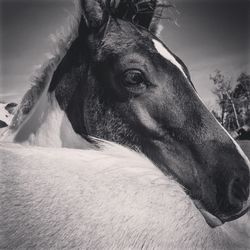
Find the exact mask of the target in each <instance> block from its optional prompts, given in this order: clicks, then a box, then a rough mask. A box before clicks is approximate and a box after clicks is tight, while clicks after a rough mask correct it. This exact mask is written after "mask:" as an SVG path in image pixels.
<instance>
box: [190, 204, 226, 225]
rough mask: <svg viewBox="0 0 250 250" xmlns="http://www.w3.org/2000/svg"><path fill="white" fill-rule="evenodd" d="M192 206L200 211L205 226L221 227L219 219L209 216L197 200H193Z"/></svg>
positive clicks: (221, 223)
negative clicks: (205, 223)
mask: <svg viewBox="0 0 250 250" xmlns="http://www.w3.org/2000/svg"><path fill="white" fill-rule="evenodd" d="M193 202H194V205H195V206H196V207H197V209H198V210H199V211H200V213H201V215H202V216H203V218H204V219H205V221H206V222H207V224H208V225H209V226H210V227H212V228H215V227H219V226H221V225H223V224H224V223H223V222H222V220H221V219H219V218H218V217H216V216H215V215H213V214H211V213H210V212H208V211H207V210H206V209H205V208H204V206H203V205H202V204H201V202H200V201H198V200H193Z"/></svg>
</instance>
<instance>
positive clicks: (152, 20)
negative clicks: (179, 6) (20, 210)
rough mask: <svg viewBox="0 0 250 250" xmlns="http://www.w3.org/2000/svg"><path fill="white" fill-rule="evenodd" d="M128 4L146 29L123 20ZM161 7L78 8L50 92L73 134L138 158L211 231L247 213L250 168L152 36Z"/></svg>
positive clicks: (94, 1)
mask: <svg viewBox="0 0 250 250" xmlns="http://www.w3.org/2000/svg"><path fill="white" fill-rule="evenodd" d="M128 2H129V3H131V4H132V5H133V6H137V7H138V6H139V5H138V4H142V2H144V3H148V8H149V9H150V11H149V12H148V11H145V13H147V19H145V20H146V21H143V20H144V19H143V15H142V14H138V15H137V13H136V12H133V11H130V12H126V13H125V12H124V10H125V9H124V8H125V7H124V6H127V5H126V3H128ZM164 2H165V1H158V2H155V1H146V0H145V1H108V0H106V1H105V0H81V1H80V8H81V18H80V21H79V27H78V28H79V29H78V36H77V38H76V39H75V40H74V41H73V43H72V45H71V47H70V49H69V50H68V51H67V53H66V55H65V57H64V58H63V59H62V61H61V62H60V64H59V66H58V67H57V68H56V70H55V71H54V73H53V77H52V79H51V81H50V85H49V89H48V92H49V93H50V94H51V93H53V94H55V96H56V99H57V102H58V103H59V105H60V107H61V109H63V110H64V111H65V112H66V114H67V117H68V119H69V121H70V123H71V124H72V127H73V129H74V131H75V132H76V133H78V134H80V135H82V136H86V135H87V136H92V137H97V138H101V139H105V140H109V141H113V142H117V143H120V144H123V145H125V146H128V147H131V148H133V149H134V150H137V151H139V152H142V153H143V154H145V155H146V156H147V157H148V158H149V159H151V160H152V161H153V162H154V163H155V164H156V165H157V166H158V167H159V168H160V169H161V171H162V172H164V173H165V174H166V175H172V176H173V177H174V178H175V179H176V180H177V181H178V182H179V183H180V184H182V185H183V186H184V188H185V189H186V192H187V193H188V194H189V195H190V197H191V198H192V199H193V200H194V202H195V204H196V206H197V207H198V208H199V209H200V211H201V212H202V214H203V216H204V217H205V219H206V221H207V222H208V224H210V225H211V226H216V225H220V224H221V223H224V222H226V221H230V220H233V219H236V218H238V217H240V216H241V215H242V214H244V213H245V212H246V211H247V209H248V205H249V204H247V200H248V197H249V180H250V176H249V166H250V164H249V162H248V160H247V158H246V156H245V155H244V153H243V152H242V150H241V149H240V148H239V146H238V145H237V144H236V142H235V141H234V140H233V139H232V138H231V137H230V135H229V134H228V133H227V132H226V131H225V130H224V129H223V128H222V126H221V125H220V124H219V123H218V122H217V121H216V119H215V118H214V117H213V116H212V114H211V113H210V112H209V111H208V110H207V109H206V107H205V106H204V104H203V103H202V101H201V99H200V98H199V96H198V94H197V92H196V90H195V89H194V86H193V84H192V81H191V78H190V76H189V72H188V70H187V68H186V66H185V64H184V63H183V62H182V61H181V60H180V59H179V58H178V57H177V56H176V55H174V54H173V53H172V52H171V51H170V50H169V49H168V48H167V47H166V46H165V44H164V43H163V42H162V41H161V40H160V39H159V38H158V37H157V36H156V35H155V32H156V31H155V30H156V27H157V25H158V20H159V18H160V14H159V13H162V9H163V8H164V6H165V5H166V4H164ZM138 12H140V11H138ZM148 13H149V14H148Z"/></svg>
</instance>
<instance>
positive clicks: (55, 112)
mask: <svg viewBox="0 0 250 250" xmlns="http://www.w3.org/2000/svg"><path fill="white" fill-rule="evenodd" d="M86 51H87V49H86V47H85V46H84V41H83V39H81V37H80V36H78V37H77V38H76V39H75V41H73V42H72V44H71V46H70V48H69V49H68V51H67V52H66V54H65V56H64V57H63V58H62V60H61V62H60V63H59V65H58V66H57V67H56V69H55V70H54V71H53V72H52V73H50V72H46V73H43V74H46V77H43V78H42V79H38V80H37V81H38V82H39V81H44V82H43V83H42V84H41V83H39V84H40V85H42V86H43V88H42V90H41V91H40V92H41V93H39V94H38V97H37V98H36V101H35V102H34V100H33V99H34V95H35V94H36V92H37V88H38V87H37V86H34V87H32V88H31V89H30V90H29V91H28V92H27V93H26V95H25V96H24V98H23V100H22V102H21V104H20V107H19V110H18V112H17V114H16V116H15V117H14V119H13V120H14V123H15V121H18V120H22V122H21V124H18V126H13V125H12V126H11V127H10V129H9V131H8V133H7V135H6V136H4V140H5V141H6V140H7V141H14V142H18V143H26V144H31V145H38V146H54V147H61V146H64V147H73V148H85V147H86V144H87V145H88V146H89V143H86V140H84V139H83V138H82V136H80V135H79V134H81V135H83V134H86V133H85V131H84V126H82V124H81V121H82V119H81V105H82V102H83V99H84V97H83V93H85V92H86V91H85V90H84V88H85V87H86V84H83V82H85V81H86V80H87V79H86V78H87V68H88V61H89V59H88V58H89V57H88V53H87V52H86ZM45 81H46V82H45ZM34 92H35V94H34ZM28 105H30V106H28ZM25 110H26V113H25ZM27 110H28V112H27Z"/></svg>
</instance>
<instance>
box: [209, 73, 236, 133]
mask: <svg viewBox="0 0 250 250" xmlns="http://www.w3.org/2000/svg"><path fill="white" fill-rule="evenodd" d="M210 80H212V81H213V83H214V89H213V93H214V94H215V95H216V96H217V101H218V104H219V106H220V108H221V117H220V119H219V120H221V124H222V125H223V126H224V127H226V128H227V129H229V128H230V129H232V121H234V122H235V125H236V129H238V128H240V123H239V118H238V114H237V110H236V105H235V98H234V97H233V94H232V93H233V91H232V80H231V79H228V78H226V77H225V76H224V75H223V74H222V73H221V71H220V70H216V71H215V75H213V76H212V75H210ZM232 113H233V120H232V115H231V114H232ZM228 120H229V121H230V122H229V123H228Z"/></svg>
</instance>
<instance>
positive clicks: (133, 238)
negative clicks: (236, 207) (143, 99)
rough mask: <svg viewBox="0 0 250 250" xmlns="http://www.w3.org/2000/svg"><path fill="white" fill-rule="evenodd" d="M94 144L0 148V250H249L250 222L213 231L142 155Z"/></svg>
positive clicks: (173, 184) (182, 193)
mask: <svg viewBox="0 0 250 250" xmlns="http://www.w3.org/2000/svg"><path fill="white" fill-rule="evenodd" d="M99 143H101V145H102V147H103V149H102V150H101V151H99V152H98V151H97V150H95V149H89V150H81V149H69V148H54V147H52V148H48V147H37V146H32V147H31V146H23V145H18V144H6V143H5V144H3V143H0V157H1V160H2V161H3V162H5V164H3V165H1V166H0V176H1V178H0V195H1V196H0V197H1V213H0V220H1V223H0V249H96V250H98V249H101V250H104V249H176V250H177V249H208V250H210V249H216V250H230V249H231V250H235V249H249V245H250V223H249V222H250V217H246V215H245V216H243V217H241V218H240V219H238V220H236V221H235V222H230V223H226V224H224V225H222V226H220V227H216V228H211V227H210V226H208V225H207V223H206V222H205V221H204V219H203V217H202V216H201V214H200V212H199V210H197V208H196V207H195V205H194V203H193V202H192V200H191V199H190V197H189V196H188V195H187V194H186V192H185V190H184V189H183V187H182V186H181V185H180V184H178V183H177V182H176V181H175V180H174V179H173V178H172V177H171V176H169V175H168V176H167V175H164V174H163V172H162V171H161V170H160V169H159V168H157V167H156V166H155V165H154V164H153V163H152V162H151V161H150V160H149V159H147V158H146V157H145V156H144V155H142V154H138V153H137V152H134V151H132V150H130V149H128V148H126V147H123V146H120V145H117V144H114V143H110V142H104V141H103V142H99ZM69 156H70V157H69ZM10 159H11V160H10ZM110 159H112V160H110ZM9 162H11V164H9Z"/></svg>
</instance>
